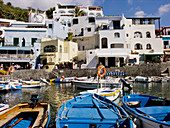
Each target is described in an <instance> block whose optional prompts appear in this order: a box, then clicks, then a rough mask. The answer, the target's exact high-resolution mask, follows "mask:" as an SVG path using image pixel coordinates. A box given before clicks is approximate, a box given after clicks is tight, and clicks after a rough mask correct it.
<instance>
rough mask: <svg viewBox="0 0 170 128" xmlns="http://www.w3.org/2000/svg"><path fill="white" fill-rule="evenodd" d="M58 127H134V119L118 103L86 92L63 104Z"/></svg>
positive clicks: (59, 111) (57, 116) (57, 119)
mask: <svg viewBox="0 0 170 128" xmlns="http://www.w3.org/2000/svg"><path fill="white" fill-rule="evenodd" d="M56 127H57V128H64V127H65V128H98V127H100V128H114V127H120V128H121V127H126V128H132V127H133V124H132V120H130V118H129V116H128V114H127V113H126V112H125V111H124V110H123V109H122V108H121V107H120V106H118V105H117V104H115V103H113V102H111V101H110V100H108V99H107V98H105V97H102V96H99V95H97V94H91V93H86V94H83V95H80V96H78V97H74V99H72V100H70V101H68V102H66V103H65V104H63V105H62V106H61V107H60V108H59V110H58V113H57V115H56Z"/></svg>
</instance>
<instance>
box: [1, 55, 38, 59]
mask: <svg viewBox="0 0 170 128" xmlns="http://www.w3.org/2000/svg"><path fill="white" fill-rule="evenodd" d="M0 58H11V59H13V58H14V59H17V58H19V59H35V55H32V54H0Z"/></svg>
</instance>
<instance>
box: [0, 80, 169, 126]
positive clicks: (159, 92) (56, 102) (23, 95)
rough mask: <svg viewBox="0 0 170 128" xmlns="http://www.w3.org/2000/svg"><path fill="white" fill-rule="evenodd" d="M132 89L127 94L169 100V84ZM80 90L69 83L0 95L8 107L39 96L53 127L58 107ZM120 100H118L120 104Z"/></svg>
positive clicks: (146, 84) (139, 84)
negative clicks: (49, 108) (33, 95)
mask: <svg viewBox="0 0 170 128" xmlns="http://www.w3.org/2000/svg"><path fill="white" fill-rule="evenodd" d="M132 85H133V89H132V90H131V91H129V92H126V93H127V94H131V93H138V94H147V95H153V96H158V97H164V98H165V97H166V98H168V99H170V87H169V83H132ZM81 91H82V90H77V89H76V86H75V85H72V84H70V83H66V84H56V85H51V86H43V87H42V88H40V89H22V90H21V91H10V92H8V93H5V94H4V93H0V95H1V96H2V97H3V98H4V99H6V100H7V101H8V103H9V105H10V107H12V106H14V105H16V104H17V103H19V102H30V98H31V95H32V94H34V93H36V94H38V95H39V101H40V102H41V101H43V102H48V103H50V104H51V111H52V112H51V121H50V127H55V115H56V113H57V110H58V108H59V106H60V105H62V104H63V103H64V102H66V101H68V100H70V99H71V98H73V96H74V95H79V92H81ZM121 97H122V96H121ZM120 102H121V98H119V99H118V102H116V103H118V104H120Z"/></svg>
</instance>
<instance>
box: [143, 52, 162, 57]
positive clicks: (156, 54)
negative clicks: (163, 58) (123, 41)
mask: <svg viewBox="0 0 170 128" xmlns="http://www.w3.org/2000/svg"><path fill="white" fill-rule="evenodd" d="M144 55H146V56H151V55H152V56H159V55H164V53H162V52H161V53H144Z"/></svg>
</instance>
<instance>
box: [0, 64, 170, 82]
mask: <svg viewBox="0 0 170 128" xmlns="http://www.w3.org/2000/svg"><path fill="white" fill-rule="evenodd" d="M167 68H168V69H170V63H169V62H166V63H161V64H158V63H153V64H141V65H134V66H124V67H113V68H107V69H106V72H107V73H111V72H125V74H126V76H161V71H163V70H165V69H167ZM96 73H97V69H62V70H59V69H55V70H53V71H52V72H50V73H49V72H47V70H46V69H36V70H16V71H15V72H14V73H13V74H12V78H13V79H22V80H30V78H33V79H34V80H40V78H45V79H51V78H56V76H58V77H61V76H65V77H73V76H76V77H82V76H94V75H95V74H96ZM9 78H10V76H0V80H6V79H9Z"/></svg>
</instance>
